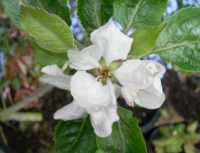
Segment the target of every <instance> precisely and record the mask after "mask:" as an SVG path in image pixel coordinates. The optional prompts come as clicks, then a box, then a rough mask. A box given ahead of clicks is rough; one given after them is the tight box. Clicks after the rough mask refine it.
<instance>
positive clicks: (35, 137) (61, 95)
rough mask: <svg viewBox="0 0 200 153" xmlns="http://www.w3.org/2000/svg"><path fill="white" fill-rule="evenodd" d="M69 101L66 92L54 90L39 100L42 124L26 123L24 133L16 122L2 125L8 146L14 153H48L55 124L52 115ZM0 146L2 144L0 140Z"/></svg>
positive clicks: (69, 97) (69, 98)
mask: <svg viewBox="0 0 200 153" xmlns="http://www.w3.org/2000/svg"><path fill="white" fill-rule="evenodd" d="M71 99H72V98H71V96H70V95H69V94H68V93H67V92H66V91H62V90H58V89H54V90H53V91H51V92H50V93H48V94H47V95H45V96H44V97H43V98H41V100H40V102H41V105H42V106H41V112H42V113H43V117H44V119H43V121H42V122H40V123H33V124H30V123H29V124H28V123H27V124H26V126H27V127H28V128H26V129H25V130H24V131H23V130H22V128H21V126H22V125H20V124H19V123H17V122H9V123H6V125H5V124H2V127H3V131H4V134H5V136H6V138H7V141H8V146H9V147H10V148H11V149H12V150H14V151H15V152H16V153H49V152H50V151H49V150H50V149H52V147H53V145H52V144H53V128H54V125H55V122H56V121H55V120H54V119H53V114H54V112H55V111H56V110H57V109H59V108H61V107H62V106H64V105H66V104H67V103H69V102H70V101H71ZM0 144H3V141H2V140H1V138H0ZM13 153H14V152H13Z"/></svg>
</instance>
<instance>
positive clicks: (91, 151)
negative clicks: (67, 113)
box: [54, 119, 96, 153]
mask: <svg viewBox="0 0 200 153" xmlns="http://www.w3.org/2000/svg"><path fill="white" fill-rule="evenodd" d="M54 139H55V148H56V153H83V152H85V153H95V151H96V142H95V134H94V133H93V129H92V127H91V125H90V123H89V120H88V119H85V120H83V121H81V120H76V121H68V122H59V123H58V125H57V126H56V129H55V137H54Z"/></svg>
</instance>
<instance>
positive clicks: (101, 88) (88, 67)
mask: <svg viewBox="0 0 200 153" xmlns="http://www.w3.org/2000/svg"><path fill="white" fill-rule="evenodd" d="M91 42H92V45H90V46H88V47H86V48H84V49H82V50H81V51H79V50H78V49H72V50H70V51H69V52H68V57H69V67H70V68H71V69H75V70H76V71H77V72H75V73H74V74H73V75H72V76H68V75H65V74H64V72H63V71H62V70H61V69H60V68H59V67H58V66H56V65H50V66H46V67H44V68H43V69H42V72H44V73H45V75H44V76H42V77H41V79H40V80H41V81H42V82H45V83H49V84H52V85H54V86H57V87H59V88H62V89H65V90H70V92H71V94H72V96H73V102H72V103H70V104H69V105H67V106H65V107H63V108H61V109H60V110H58V111H57V112H56V113H55V114H54V118H55V119H62V120H66V121H67V120H73V119H79V118H83V117H85V116H86V115H87V114H89V116H90V120H91V123H92V126H93V127H94V130H95V133H96V134H97V135H98V136H100V137H107V136H109V135H110V134H111V132H112V124H113V123H114V122H116V121H118V120H119V116H118V114H117V98H118V97H119V96H120V95H121V96H122V97H124V99H125V100H126V102H127V104H128V105H131V106H133V105H134V104H136V105H138V106H141V107H144V108H148V109H156V108H159V107H160V106H161V105H162V103H163V102H164V99H165V96H164V93H163V90H162V85H161V80H160V77H161V76H162V75H163V74H164V72H165V68H164V67H163V66H162V65H160V64H158V63H156V62H153V61H148V60H139V59H130V60H129V59H127V56H128V53H129V51H130V49H131V46H132V43H133V39H132V38H130V37H128V36H126V35H125V34H123V33H122V32H121V31H120V30H118V28H116V27H115V25H114V24H113V22H109V23H107V24H106V25H104V26H102V27H100V28H99V29H97V30H95V31H94V32H92V33H91ZM119 89H120V94H118V93H119Z"/></svg>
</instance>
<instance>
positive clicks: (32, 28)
mask: <svg viewBox="0 0 200 153" xmlns="http://www.w3.org/2000/svg"><path fill="white" fill-rule="evenodd" d="M21 12H22V13H21V26H22V28H23V29H24V31H26V32H27V33H28V34H29V35H30V36H31V37H33V38H34V40H35V41H36V43H37V44H38V45H39V46H40V47H41V48H44V49H46V50H48V51H51V52H55V53H64V52H67V50H68V49H70V48H74V39H73V35H72V33H71V31H70V28H69V26H68V25H67V24H66V23H65V22H64V21H63V20H62V19H61V18H60V17H58V16H57V15H54V14H50V13H48V12H46V11H45V10H43V9H40V8H35V7H31V6H28V5H24V6H22V8H21Z"/></svg>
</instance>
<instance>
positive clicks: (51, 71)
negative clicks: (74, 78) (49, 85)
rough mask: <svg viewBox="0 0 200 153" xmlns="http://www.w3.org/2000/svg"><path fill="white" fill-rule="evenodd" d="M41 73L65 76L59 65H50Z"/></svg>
mask: <svg viewBox="0 0 200 153" xmlns="http://www.w3.org/2000/svg"><path fill="white" fill-rule="evenodd" d="M41 72H43V73H45V74H48V75H55V76H56V75H63V74H64V73H63V71H62V69H60V68H59V67H58V66H57V65H48V66H45V67H43V68H42V70H41Z"/></svg>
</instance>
